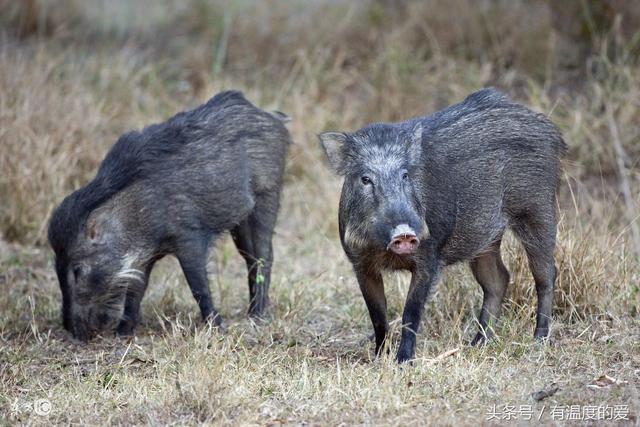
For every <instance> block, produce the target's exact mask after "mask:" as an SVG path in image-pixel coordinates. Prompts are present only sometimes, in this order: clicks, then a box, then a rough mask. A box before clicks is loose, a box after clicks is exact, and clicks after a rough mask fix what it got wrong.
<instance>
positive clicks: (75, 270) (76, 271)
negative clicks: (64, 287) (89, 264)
mask: <svg viewBox="0 0 640 427" xmlns="http://www.w3.org/2000/svg"><path fill="white" fill-rule="evenodd" d="M72 271H73V279H74V281H75V282H77V281H78V278H80V275H81V274H82V267H80V266H79V265H76V266H75V267H73V269H72Z"/></svg>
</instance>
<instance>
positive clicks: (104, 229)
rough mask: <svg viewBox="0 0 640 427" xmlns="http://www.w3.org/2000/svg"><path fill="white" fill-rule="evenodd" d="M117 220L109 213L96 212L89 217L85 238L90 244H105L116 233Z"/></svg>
mask: <svg viewBox="0 0 640 427" xmlns="http://www.w3.org/2000/svg"><path fill="white" fill-rule="evenodd" d="M117 227H118V220H117V219H116V218H115V216H111V215H109V212H106V211H105V212H96V213H94V214H92V215H90V216H89V218H88V219H87V223H86V226H85V237H86V239H87V240H88V241H89V242H90V243H106V242H108V241H109V240H110V239H111V238H112V237H113V236H114V235H115V233H116V232H117Z"/></svg>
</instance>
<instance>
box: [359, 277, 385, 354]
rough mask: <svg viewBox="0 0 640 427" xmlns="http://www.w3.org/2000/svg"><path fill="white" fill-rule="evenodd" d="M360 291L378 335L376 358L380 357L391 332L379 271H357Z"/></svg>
mask: <svg viewBox="0 0 640 427" xmlns="http://www.w3.org/2000/svg"><path fill="white" fill-rule="evenodd" d="M356 277H357V278H358V284H359V285H360V291H362V296H363V297H364V301H365V303H366V304H367V309H369V317H371V323H372V324H373V330H374V332H375V335H376V356H380V353H381V351H382V349H383V348H384V342H385V339H386V337H387V332H388V331H389V322H388V321H387V298H386V297H385V295H384V282H383V281H382V275H381V274H380V272H379V271H375V272H371V271H366V272H365V271H360V269H356Z"/></svg>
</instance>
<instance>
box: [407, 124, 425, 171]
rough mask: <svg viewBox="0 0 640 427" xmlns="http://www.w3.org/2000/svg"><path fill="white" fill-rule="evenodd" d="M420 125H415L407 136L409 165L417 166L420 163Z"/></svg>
mask: <svg viewBox="0 0 640 427" xmlns="http://www.w3.org/2000/svg"><path fill="white" fill-rule="evenodd" d="M422 130H423V129H422V123H420V122H418V123H416V124H415V126H414V127H413V129H411V131H410V132H409V135H408V141H407V143H408V147H407V151H408V152H409V160H410V162H411V164H417V163H419V162H420V156H421V155H422Z"/></svg>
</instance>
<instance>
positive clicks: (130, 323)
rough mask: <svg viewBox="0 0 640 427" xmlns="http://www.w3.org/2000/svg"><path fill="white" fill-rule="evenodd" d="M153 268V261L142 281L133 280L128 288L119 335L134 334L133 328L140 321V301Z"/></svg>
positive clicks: (118, 330)
mask: <svg viewBox="0 0 640 427" xmlns="http://www.w3.org/2000/svg"><path fill="white" fill-rule="evenodd" d="M152 268H153V263H151V264H150V265H149V266H148V267H147V268H146V269H145V272H144V278H143V281H142V282H132V283H131V284H130V285H129V287H128V288H127V294H126V297H125V301H124V313H123V315H122V319H121V320H120V323H119V324H118V329H117V333H118V335H119V336H123V337H126V336H131V335H133V330H134V329H135V328H136V326H137V325H138V322H139V321H140V303H141V302H142V297H143V296H144V293H145V291H146V290H147V285H148V284H149V275H150V274H151V269H152Z"/></svg>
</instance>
